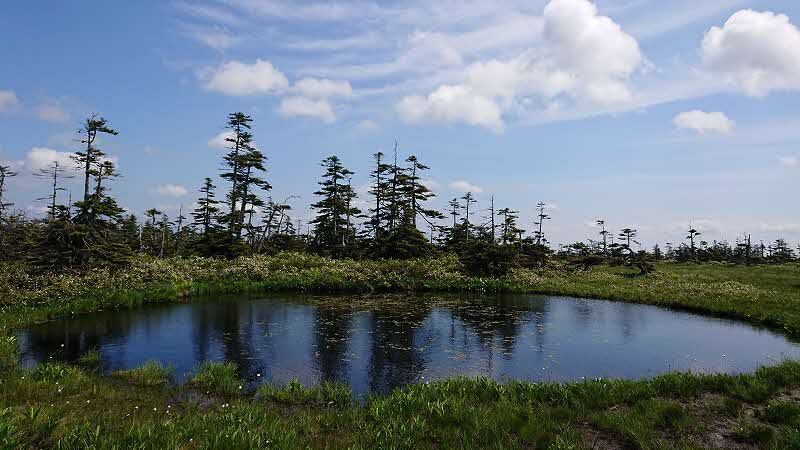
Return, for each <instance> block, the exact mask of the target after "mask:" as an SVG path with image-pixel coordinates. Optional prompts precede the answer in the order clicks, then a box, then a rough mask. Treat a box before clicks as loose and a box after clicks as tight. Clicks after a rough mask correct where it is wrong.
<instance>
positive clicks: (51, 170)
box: [33, 161, 75, 220]
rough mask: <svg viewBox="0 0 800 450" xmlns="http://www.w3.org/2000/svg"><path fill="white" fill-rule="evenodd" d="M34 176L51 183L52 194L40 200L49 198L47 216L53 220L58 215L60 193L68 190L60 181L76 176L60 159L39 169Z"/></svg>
mask: <svg viewBox="0 0 800 450" xmlns="http://www.w3.org/2000/svg"><path fill="white" fill-rule="evenodd" d="M33 176H35V177H37V178H42V179H45V180H47V181H48V183H50V188H51V191H50V195H48V196H47V197H43V198H40V199H38V200H47V202H48V203H47V217H48V218H49V219H50V220H53V219H55V217H56V209H57V206H58V202H57V198H58V193H59V192H60V191H66V189H65V188H63V187H61V186H60V185H59V181H61V180H63V179H69V178H75V176H74V175H71V174H69V172H68V170H67V168H65V167H64V166H63V165H61V163H60V162H58V161H52V162H51V163H50V164H49V165H48V166H47V167H43V168H41V169H39V171H38V172H36V173H34V174H33Z"/></svg>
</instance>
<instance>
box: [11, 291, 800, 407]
mask: <svg viewBox="0 0 800 450" xmlns="http://www.w3.org/2000/svg"><path fill="white" fill-rule="evenodd" d="M19 337H20V342H21V348H22V352H23V362H24V363H25V364H27V365H33V364H37V363H40V362H42V361H47V360H53V359H56V360H66V361H74V360H76V359H77V358H79V357H80V355H82V354H83V353H85V352H87V351H89V350H92V349H99V350H100V352H101V356H102V368H103V370H104V371H106V372H109V371H114V370H119V369H126V368H131V367H136V366H139V365H141V364H143V363H144V362H146V361H148V360H151V359H155V360H158V361H160V362H162V363H163V364H165V365H172V366H173V367H174V368H175V373H176V378H177V379H178V381H183V380H185V379H186V377H187V376H189V375H190V374H191V372H192V371H193V370H195V369H196V368H197V366H198V365H200V364H201V363H202V362H204V361H232V362H234V363H236V365H237V366H238V367H239V371H240V375H241V376H242V377H243V378H245V379H246V380H248V381H249V382H251V383H254V382H256V381H261V380H270V381H273V382H276V383H279V384H280V383H285V382H287V381H289V380H291V379H295V378H296V379H299V380H300V381H301V382H303V383H305V384H313V383H318V382H320V381H341V382H345V383H348V384H349V385H350V386H351V387H352V388H353V390H354V391H356V392H358V393H366V392H386V391H389V390H391V389H393V388H395V387H397V386H402V385H404V384H407V383H413V382H419V381H427V380H434V379H439V378H443V377H448V376H454V375H485V376H490V377H493V378H495V379H508V378H511V379H524V380H535V381H541V380H569V379H578V378H581V377H587V378H589V377H624V378H639V377H644V376H652V375H655V374H658V373H663V372H666V371H670V370H692V371H704V372H726V373H737V372H742V371H750V370H753V369H754V368H755V367H757V366H758V365H763V364H770V363H775V362H778V361H780V360H781V359H782V358H784V357H795V358H797V357H800V348H799V347H798V345H797V344H795V343H793V342H791V341H789V340H787V339H786V338H785V337H784V336H782V335H779V334H775V333H772V332H769V331H766V330H762V329H757V328H754V327H752V326H749V325H746V324H742V323H737V322H734V321H730V320H723V319H715V318H707V317H702V316H697V315H693V314H687V313H683V312H676V311H670V310H666V309H660V308H655V307H651V306H643V305H632V304H623V303H613V302H606V301H597V300H582V299H570V298H557V297H532V296H519V295H514V296H508V295H507V296H487V297H474V296H463V295H462V296H415V297H409V296H387V297H346V298H343V297H338V298H337V297H293V296H286V295H282V296H277V297H271V298H263V299H247V298H239V299H221V300H216V301H210V300H209V301H199V302H194V303H190V304H175V305H157V306H150V307H145V308H141V309H137V310H129V311H109V312H101V313H97V314H93V315H87V316H81V317H77V318H72V319H66V320H59V321H54V322H50V323H47V324H44V325H40V326H36V327H33V328H31V329H29V330H27V331H25V332H23V333H20V335H19Z"/></svg>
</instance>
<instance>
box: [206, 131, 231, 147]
mask: <svg viewBox="0 0 800 450" xmlns="http://www.w3.org/2000/svg"><path fill="white" fill-rule="evenodd" d="M228 138H233V132H232V131H223V132H221V133H219V134H217V135H216V136H214V137H213V138H211V139H209V140H208V146H209V147H211V148H216V149H218V150H224V149H226V148H228V141H227V140H226V139H228Z"/></svg>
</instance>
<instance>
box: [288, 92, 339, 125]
mask: <svg viewBox="0 0 800 450" xmlns="http://www.w3.org/2000/svg"><path fill="white" fill-rule="evenodd" d="M278 113H279V114H280V115H281V116H283V117H312V118H317V119H320V120H322V121H323V122H325V123H331V122H333V121H335V120H336V114H335V113H334V112H333V107H332V106H331V104H330V103H329V102H328V101H327V100H323V99H311V98H306V97H287V98H284V99H283V100H281V104H280V106H279V107H278Z"/></svg>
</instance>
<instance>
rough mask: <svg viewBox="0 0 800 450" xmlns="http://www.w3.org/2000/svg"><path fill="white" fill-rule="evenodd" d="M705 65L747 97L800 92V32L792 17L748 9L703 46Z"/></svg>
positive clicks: (711, 33) (714, 32)
mask: <svg viewBox="0 0 800 450" xmlns="http://www.w3.org/2000/svg"><path fill="white" fill-rule="evenodd" d="M701 52H702V56H703V62H704V64H705V66H706V68H708V69H709V70H711V71H712V72H714V73H717V74H719V75H721V76H723V77H725V79H726V81H728V82H730V83H732V84H734V85H735V86H737V87H738V88H740V89H741V90H743V91H744V92H745V93H746V94H747V95H750V96H754V97H763V96H765V95H767V94H769V93H770V92H771V91H774V90H798V89H800V30H798V29H797V27H796V26H794V25H793V24H792V23H791V21H790V20H789V17H787V16H786V15H783V14H775V13H773V12H769V11H766V12H758V11H753V10H751V9H745V10H741V11H738V12H736V13H734V14H733V15H732V16H731V17H730V18H729V19H728V20H727V21H726V22H725V24H724V25H723V26H722V27H716V26H715V27H712V28H711V29H710V30H708V32H707V33H706V35H705V37H704V38H703V42H702V49H701Z"/></svg>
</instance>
